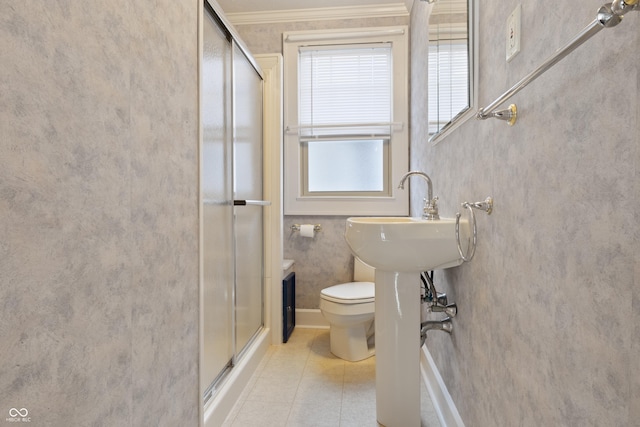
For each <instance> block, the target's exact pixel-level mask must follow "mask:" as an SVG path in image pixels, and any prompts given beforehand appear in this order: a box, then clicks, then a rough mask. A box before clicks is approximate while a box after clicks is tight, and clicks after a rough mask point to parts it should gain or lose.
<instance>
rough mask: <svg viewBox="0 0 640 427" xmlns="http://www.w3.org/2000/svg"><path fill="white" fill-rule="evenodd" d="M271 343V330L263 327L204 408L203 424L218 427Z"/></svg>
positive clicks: (206, 426) (208, 426) (207, 426)
mask: <svg viewBox="0 0 640 427" xmlns="http://www.w3.org/2000/svg"><path fill="white" fill-rule="evenodd" d="M270 343H271V331H270V330H269V329H265V330H264V331H263V332H262V333H261V334H260V335H258V336H257V337H256V338H255V341H254V342H253V343H252V344H251V348H249V349H248V350H247V352H246V353H245V354H244V356H243V357H242V359H241V360H240V361H239V363H238V364H237V365H235V366H234V367H233V369H232V370H231V371H230V373H229V376H228V377H227V378H226V379H225V380H224V384H223V385H222V386H221V388H220V390H219V391H217V392H216V395H215V396H214V397H213V398H212V399H211V400H210V401H209V402H208V403H207V405H206V406H205V408H204V426H205V427H219V426H221V425H222V424H223V423H224V421H225V420H226V418H227V416H228V415H229V413H230V412H231V410H232V409H233V406H234V405H235V404H236V402H237V401H238V398H239V397H240V395H241V394H242V392H243V391H244V388H245V387H246V385H247V384H248V383H249V380H250V379H251V376H252V375H253V373H254V372H255V370H256V368H257V367H258V365H259V364H260V362H261V361H262V359H263V358H264V356H265V354H267V350H268V349H269V345H270Z"/></svg>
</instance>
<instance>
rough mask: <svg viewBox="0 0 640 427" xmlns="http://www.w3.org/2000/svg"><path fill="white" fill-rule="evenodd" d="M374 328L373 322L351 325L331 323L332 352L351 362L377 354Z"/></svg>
mask: <svg viewBox="0 0 640 427" xmlns="http://www.w3.org/2000/svg"><path fill="white" fill-rule="evenodd" d="M373 330H374V326H373V322H371V323H370V324H361V325H357V326H350V327H341V326H335V325H331V329H330V330H329V344H330V346H331V353H333V354H334V355H335V356H337V357H339V358H340V359H344V360H347V361H349V362H358V361H360V360H364V359H368V358H369V357H371V356H373V355H374V354H375V339H374V335H373V333H372V332H373Z"/></svg>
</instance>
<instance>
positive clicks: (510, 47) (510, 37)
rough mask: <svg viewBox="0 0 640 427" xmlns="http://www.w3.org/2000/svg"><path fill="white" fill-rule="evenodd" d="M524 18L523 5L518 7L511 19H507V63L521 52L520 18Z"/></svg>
mask: <svg viewBox="0 0 640 427" xmlns="http://www.w3.org/2000/svg"><path fill="white" fill-rule="evenodd" d="M521 16H522V5H518V6H517V7H516V8H515V9H514V11H513V12H511V15H509V18H507V34H506V36H507V37H506V41H507V56H506V59H507V62H509V61H511V60H512V59H513V57H514V56H516V55H517V54H518V52H520V28H521V25H520V18H521Z"/></svg>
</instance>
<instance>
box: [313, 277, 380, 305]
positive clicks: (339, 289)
mask: <svg viewBox="0 0 640 427" xmlns="http://www.w3.org/2000/svg"><path fill="white" fill-rule="evenodd" d="M320 298H322V299H324V300H326V301H331V302H335V303H338V304H364V303H369V302H374V301H375V284H374V283H373V282H349V283H341V284H339V285H335V286H330V287H328V288H325V289H323V290H322V291H320Z"/></svg>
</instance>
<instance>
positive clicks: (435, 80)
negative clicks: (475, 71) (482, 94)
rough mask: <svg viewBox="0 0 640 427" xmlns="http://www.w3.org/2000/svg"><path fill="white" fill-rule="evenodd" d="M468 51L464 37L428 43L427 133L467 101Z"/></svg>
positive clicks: (435, 130) (458, 110) (436, 128)
mask: <svg viewBox="0 0 640 427" xmlns="http://www.w3.org/2000/svg"><path fill="white" fill-rule="evenodd" d="M467 57H468V54H467V45H466V41H464V40H451V41H446V40H445V41H443V40H440V41H439V42H438V43H430V44H429V93H430V94H437V96H431V95H429V134H433V133H435V132H437V131H438V130H439V129H441V128H442V127H443V126H444V125H446V124H447V123H449V122H450V121H451V119H453V118H454V116H455V115H456V114H458V113H459V112H460V111H461V110H462V109H464V108H465V107H467V105H469V86H468V79H467V74H468V69H469V63H468V59H467Z"/></svg>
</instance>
